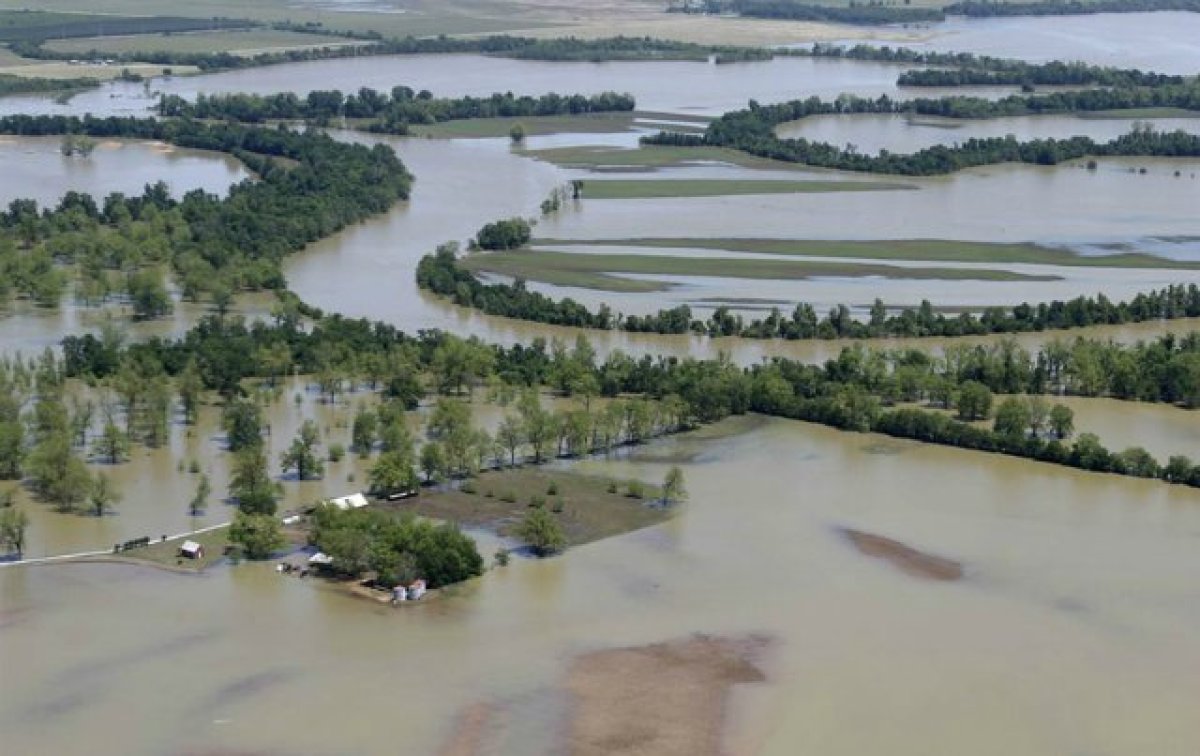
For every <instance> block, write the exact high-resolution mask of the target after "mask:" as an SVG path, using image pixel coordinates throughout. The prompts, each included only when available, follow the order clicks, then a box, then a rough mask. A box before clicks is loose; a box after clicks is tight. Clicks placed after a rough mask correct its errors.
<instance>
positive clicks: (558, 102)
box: [158, 86, 635, 134]
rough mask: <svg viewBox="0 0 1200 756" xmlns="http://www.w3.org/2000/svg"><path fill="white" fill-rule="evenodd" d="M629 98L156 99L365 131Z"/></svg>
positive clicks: (218, 115) (168, 109) (213, 113)
mask: <svg viewBox="0 0 1200 756" xmlns="http://www.w3.org/2000/svg"><path fill="white" fill-rule="evenodd" d="M634 104H635V103H634V99H633V97H632V96H631V95H628V94H617V93H615V92H605V93H602V94H598V95H592V96H585V95H580V94H575V95H558V94H554V93H551V94H546V95H542V96H541V97H529V96H517V95H514V94H513V93H512V92H505V93H496V94H493V95H491V96H490V97H469V96H468V97H459V98H435V97H434V96H433V95H432V94H431V93H430V92H429V91H428V90H421V91H420V92H414V91H413V90H412V89H411V88H409V87H404V86H398V87H393V88H392V91H391V94H390V95H389V94H387V93H384V92H378V91H376V90H374V89H370V88H368V87H363V88H362V89H359V90H358V92H357V93H351V94H343V93H342V92H340V91H338V90H336V89H334V90H325V91H314V92H310V93H308V95H307V96H305V97H300V96H298V95H296V94H293V93H291V92H286V93H281V94H273V95H256V94H228V95H204V94H200V95H198V96H197V98H196V102H195V103H191V102H188V101H187V100H185V99H184V98H182V97H179V96H178V95H163V96H162V97H161V98H160V99H159V102H158V114H159V115H160V116H172V117H183V118H203V119H220V120H232V121H240V122H242V123H261V122H263V121H267V120H301V119H303V120H313V121H319V122H325V121H328V120H329V119H331V118H336V117H346V118H356V119H374V120H376V123H373V124H370V125H368V126H367V128H368V130H370V131H378V132H384V133H390V134H405V133H407V132H408V125H409V124H420V123H437V122H440V121H449V120H455V119H462V118H496V117H505V116H510V117H511V116H550V115H571V114H578V113H602V112H624V111H631V110H633V108H634Z"/></svg>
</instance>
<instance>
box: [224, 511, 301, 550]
mask: <svg viewBox="0 0 1200 756" xmlns="http://www.w3.org/2000/svg"><path fill="white" fill-rule="evenodd" d="M229 541H230V543H234V544H237V545H238V546H241V547H242V553H244V554H245V555H246V558H247V559H268V558H270V556H271V554H273V553H274V552H276V551H278V550H279V549H281V548H283V546H284V544H286V543H287V541H286V540H285V539H284V537H283V533H281V532H280V529H279V520H276V519H275V518H274V517H273V516H272V515H267V514H250V513H248V512H238V513H237V514H235V515H234V516H233V522H232V523H231V524H230V526H229Z"/></svg>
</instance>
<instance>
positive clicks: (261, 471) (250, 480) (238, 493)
mask: <svg viewBox="0 0 1200 756" xmlns="http://www.w3.org/2000/svg"><path fill="white" fill-rule="evenodd" d="M229 495H230V496H231V497H233V498H234V499H236V500H237V502H238V506H240V507H241V509H242V511H244V512H247V513H250V514H264V515H273V514H275V502H276V501H277V500H278V498H279V492H278V488H277V487H276V485H275V484H274V482H273V481H272V480H271V477H270V475H269V474H268V473H267V456H266V454H265V453H264V452H263V450H262V447H261V446H248V447H246V448H244V449H242V450H241V451H238V452H236V453H235V454H234V457H233V474H232V475H231V476H230V480H229Z"/></svg>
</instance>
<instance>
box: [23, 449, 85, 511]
mask: <svg viewBox="0 0 1200 756" xmlns="http://www.w3.org/2000/svg"><path fill="white" fill-rule="evenodd" d="M71 446H72V445H71V438H70V435H69V433H56V434H54V435H51V436H50V437H48V438H46V439H44V440H43V441H41V442H40V443H39V444H38V445H37V446H36V447H34V449H33V452H32V453H31V454H30V455H29V464H28V473H29V476H30V483H31V485H32V487H33V489H34V491H35V492H36V493H37V494H38V495H39V496H40V497H42V498H43V499H45V500H46V501H49V502H50V503H52V504H54V505H55V506H56V507H57V508H58V509H59V510H61V511H64V512H69V511H71V510H72V509H74V508H75V506H76V505H77V504H79V503H80V502H81V501H83V499H84V498H85V497H86V496H87V494H88V490H89V489H90V487H91V474H90V473H89V472H88V469H87V465H85V464H84V463H83V460H81V459H79V458H78V457H76V456H75V455H74V454H73V453H72V449H71Z"/></svg>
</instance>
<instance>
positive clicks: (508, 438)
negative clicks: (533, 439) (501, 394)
mask: <svg viewBox="0 0 1200 756" xmlns="http://www.w3.org/2000/svg"><path fill="white" fill-rule="evenodd" d="M496 441H497V442H498V443H499V444H500V445H501V446H503V447H504V448H505V449H506V450H507V451H508V463H509V464H510V465H511V466H513V467H516V466H517V451H518V450H519V449H520V448H521V444H523V443H524V442H525V433H524V430H523V429H522V426H521V421H520V420H519V419H518V418H516V417H513V416H512V415H505V417H504V419H503V420H502V421H500V427H499V428H497V429H496Z"/></svg>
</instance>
